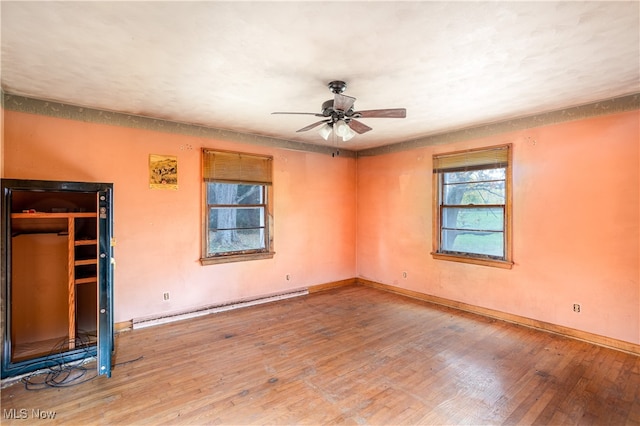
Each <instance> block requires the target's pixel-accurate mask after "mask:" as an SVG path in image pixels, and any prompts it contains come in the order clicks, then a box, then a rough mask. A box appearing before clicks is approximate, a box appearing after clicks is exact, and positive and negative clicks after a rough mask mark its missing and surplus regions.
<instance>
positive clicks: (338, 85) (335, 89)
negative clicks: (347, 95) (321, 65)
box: [328, 80, 347, 93]
mask: <svg viewBox="0 0 640 426" xmlns="http://www.w3.org/2000/svg"><path fill="white" fill-rule="evenodd" d="M328 86H329V90H331V93H342V92H344V91H345V90H346V89H347V83H345V82H344V81H340V80H334V81H332V82H331V83H329V85H328Z"/></svg>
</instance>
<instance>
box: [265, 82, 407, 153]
mask: <svg viewBox="0 0 640 426" xmlns="http://www.w3.org/2000/svg"><path fill="white" fill-rule="evenodd" d="M328 87H329V90H331V92H332V93H333V94H334V98H333V99H329V100H328V101H325V102H324V103H323V104H322V110H321V112H320V113H313V112H273V113H272V114H299V115H314V116H316V117H324V119H323V120H320V121H316V122H315V123H312V124H309V125H308V126H305V127H303V128H302V129H299V130H297V132H306V131H307V130H311V129H313V128H315V127H318V126H320V125H322V127H321V128H320V131H319V133H320V135H321V136H322V137H323V138H324V139H325V140H327V139H328V138H329V135H330V134H331V131H332V130H333V131H335V134H336V135H337V136H340V137H342V140H343V141H345V142H346V141H348V140H349V139H351V138H352V137H354V136H355V134H356V133H358V134H362V133H365V132H368V131H369V130H372V129H371V127H369V126H367V125H366V124H364V123H362V122H360V121H358V120H356V119H357V118H405V117H406V116H407V110H406V109H405V108H392V109H369V110H363V111H355V110H354V109H353V104H354V103H355V101H356V98H353V97H351V96H346V95H343V94H342V92H344V91H345V89H346V88H347V83H345V82H344V81H339V80H336V81H332V82H331V83H329V85H328Z"/></svg>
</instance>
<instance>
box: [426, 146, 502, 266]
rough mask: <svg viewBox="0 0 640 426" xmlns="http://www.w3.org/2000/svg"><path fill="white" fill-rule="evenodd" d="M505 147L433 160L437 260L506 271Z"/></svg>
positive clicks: (434, 158)
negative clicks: (467, 263) (495, 267)
mask: <svg viewBox="0 0 640 426" xmlns="http://www.w3.org/2000/svg"><path fill="white" fill-rule="evenodd" d="M510 156H511V145H501V146H495V147H490V148H485V149H475V150H467V151H461V152H454V153H447V154H436V155H434V156H433V181H434V197H435V200H434V236H433V237H434V238H433V240H434V251H433V256H434V257H435V258H438V259H446V260H453V261H459V262H469V263H478V264H484V265H490V266H501V267H511V229H510V228H511V226H510V223H511V196H510V190H511V167H510Z"/></svg>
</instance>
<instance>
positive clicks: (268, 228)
mask: <svg viewBox="0 0 640 426" xmlns="http://www.w3.org/2000/svg"><path fill="white" fill-rule="evenodd" d="M215 155H219V156H222V157H226V158H231V160H232V161H231V162H229V161H227V162H225V164H224V165H225V170H224V171H223V172H222V173H220V172H218V173H216V170H215V167H212V166H211V165H210V164H208V163H209V162H210V161H212V160H211V158H212V157H211V156H215ZM236 156H237V157H238V159H242V158H244V159H251V160H256V161H266V162H267V163H268V168H269V170H267V171H266V172H265V173H266V175H264V176H262V175H263V174H261V173H256V172H254V171H251V170H247V169H246V167H245V169H244V170H243V167H242V164H240V163H238V165H237V166H234V164H233V158H234V157H236ZM272 163H273V157H271V156H267V155H259V154H251V153H245V152H237V151H223V150H215V149H208V148H203V149H202V201H201V206H202V224H201V229H202V232H201V238H200V240H201V255H200V263H201V264H202V265H216V264H221V263H231V262H244V261H250V260H259V259H271V258H273V256H274V255H275V251H274V242H273V184H272V173H273V164H272ZM229 164H231V167H230V168H227V166H228V165H229ZM209 183H225V184H240V185H259V186H261V187H262V196H263V197H264V199H263V204H261V205H260V206H262V205H264V210H265V211H264V241H265V247H264V248H261V249H256V250H244V251H230V252H223V253H219V254H214V255H210V254H209V210H210V208H211V204H209V200H208V197H207V187H208V184H209ZM238 206H241V207H246V205H242V204H238Z"/></svg>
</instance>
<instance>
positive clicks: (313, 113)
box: [271, 112, 324, 117]
mask: <svg viewBox="0 0 640 426" xmlns="http://www.w3.org/2000/svg"><path fill="white" fill-rule="evenodd" d="M271 114H296V115H315V116H316V117H324V115H322V114H318V113H317V112H272V113H271Z"/></svg>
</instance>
